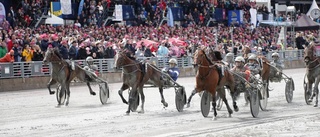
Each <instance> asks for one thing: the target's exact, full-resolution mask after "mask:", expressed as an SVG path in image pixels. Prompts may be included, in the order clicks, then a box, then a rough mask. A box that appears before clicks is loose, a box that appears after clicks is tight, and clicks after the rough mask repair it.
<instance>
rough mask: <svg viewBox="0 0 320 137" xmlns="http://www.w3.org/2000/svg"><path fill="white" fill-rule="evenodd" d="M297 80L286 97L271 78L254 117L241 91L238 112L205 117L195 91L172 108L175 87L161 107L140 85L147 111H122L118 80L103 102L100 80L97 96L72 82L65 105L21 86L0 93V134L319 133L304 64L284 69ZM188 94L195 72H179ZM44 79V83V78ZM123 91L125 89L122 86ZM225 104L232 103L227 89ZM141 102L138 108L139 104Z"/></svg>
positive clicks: (164, 136)
mask: <svg viewBox="0 0 320 137" xmlns="http://www.w3.org/2000/svg"><path fill="white" fill-rule="evenodd" d="M284 73H285V74H286V75H288V76H291V77H292V78H293V80H294V82H295V91H294V95H293V102H292V103H287V102H286V99H285V83H284V81H282V82H281V83H270V88H271V89H273V91H270V98H269V101H268V107H267V109H268V110H267V111H260V113H259V117H258V118H253V117H252V116H251V113H250V108H249V106H245V101H244V98H243V94H241V97H240V98H239V100H238V105H239V108H240V111H239V112H234V114H233V115H232V117H231V118H229V117H228V112H227V111H226V107H225V105H224V106H223V108H222V110H221V111H218V117H217V120H212V116H213V113H212V112H210V114H209V117H208V118H204V117H203V116H202V114H201V111H200V96H199V95H198V94H196V95H195V96H194V97H193V100H192V102H191V107H190V108H185V109H184V111H183V112H178V111H177V110H176V108H175V92H174V89H173V88H170V89H165V90H164V96H165V99H166V101H167V102H168V104H169V107H167V108H163V105H162V104H161V102H160V94H159V92H158V89H157V88H148V89H144V93H145V97H146V102H145V113H144V114H139V113H137V112H132V113H131V114H130V115H129V116H126V115H125V111H126V110H127V105H126V104H123V103H122V101H121V99H120V97H119V96H118V89H119V88H120V87H121V83H114V84H109V86H110V89H111V98H110V100H109V101H108V103H107V104H106V105H101V103H100V100H99V94H98V93H99V92H98V86H95V87H94V89H95V90H96V92H97V95H96V96H92V95H90V94H89V91H88V88H87V87H86V86H85V84H84V86H78V87H71V97H70V104H69V106H61V107H60V108H59V107H56V106H57V101H56V96H55V95H49V93H48V91H47V89H38V90H24V91H13V92H1V93H0V136H1V137H11V136H23V137H37V136H39V137H43V136H53V137H62V136H64V137H87V136H94V137H97V136H104V137H106V136H108V137H118V136H119V137H122V136H124V137H129V136H130V137H143V136H146V137H149V136H158V137H172V136H174V137H175V136H178V137H180V136H181V137H185V136H190V137H194V136H199V137H200V136H206V137H215V136H227V137H233V136H254V137H255V136H259V137H264V136H265V137H270V136H273V137H279V136H286V137H287V136H308V137H310V136H319V135H320V130H319V129H320V115H319V114H320V109H319V108H318V107H316V108H315V107H313V105H306V103H305V100H304V89H303V84H302V83H303V77H304V74H305V69H290V70H284ZM178 83H179V84H181V85H183V86H185V88H186V92H187V96H189V95H190V93H191V91H192V90H193V88H194V85H195V78H194V77H187V78H179V79H178ZM43 84H46V82H44V83H43ZM124 95H125V97H127V96H128V92H124ZM227 97H228V101H229V104H232V101H231V99H230V96H229V94H228V95H227ZM139 109H140V108H138V110H139Z"/></svg>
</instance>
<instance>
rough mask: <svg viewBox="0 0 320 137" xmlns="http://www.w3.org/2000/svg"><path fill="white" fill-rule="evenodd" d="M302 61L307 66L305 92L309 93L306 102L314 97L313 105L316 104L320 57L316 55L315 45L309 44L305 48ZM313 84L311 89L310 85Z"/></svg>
mask: <svg viewBox="0 0 320 137" xmlns="http://www.w3.org/2000/svg"><path fill="white" fill-rule="evenodd" d="M304 62H305V63H306V66H307V71H306V73H307V74H306V75H307V78H308V83H307V94H309V95H311V94H312V96H310V98H309V100H308V102H312V101H313V97H316V101H315V103H314V107H317V106H318V95H319V89H318V85H319V81H320V67H319V66H320V57H317V56H316V48H315V46H313V45H312V46H309V47H307V48H306V49H305V54H304ZM313 84H314V87H313V90H312V85H313Z"/></svg>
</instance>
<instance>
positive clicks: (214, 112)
mask: <svg viewBox="0 0 320 137" xmlns="http://www.w3.org/2000/svg"><path fill="white" fill-rule="evenodd" d="M214 91H215V90H214ZM216 106H217V103H216V94H215V92H214V94H212V108H213V117H212V120H217V108H216Z"/></svg>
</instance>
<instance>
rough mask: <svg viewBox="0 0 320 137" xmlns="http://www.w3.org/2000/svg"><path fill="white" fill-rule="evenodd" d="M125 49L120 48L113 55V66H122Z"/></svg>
mask: <svg viewBox="0 0 320 137" xmlns="http://www.w3.org/2000/svg"><path fill="white" fill-rule="evenodd" d="M126 58H128V57H127V55H126V51H122V50H120V51H119V52H118V53H117V54H116V55H115V56H114V68H115V69H120V68H121V67H122V66H124V65H125V63H126Z"/></svg>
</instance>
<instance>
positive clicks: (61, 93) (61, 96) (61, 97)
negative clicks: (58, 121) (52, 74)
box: [56, 84, 66, 105]
mask: <svg viewBox="0 0 320 137" xmlns="http://www.w3.org/2000/svg"><path fill="white" fill-rule="evenodd" d="M56 97H57V101H58V104H59V105H63V104H64V101H65V100H66V90H65V91H61V85H60V84H59V85H58V87H57V93H56Z"/></svg>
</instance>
